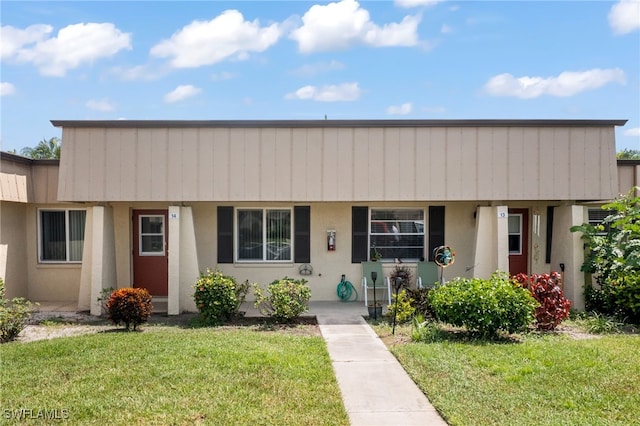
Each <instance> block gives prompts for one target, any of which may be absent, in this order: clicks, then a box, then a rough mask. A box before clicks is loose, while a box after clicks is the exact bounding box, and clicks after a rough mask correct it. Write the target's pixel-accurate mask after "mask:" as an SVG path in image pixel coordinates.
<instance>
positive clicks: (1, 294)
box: [0, 278, 33, 343]
mask: <svg viewBox="0 0 640 426" xmlns="http://www.w3.org/2000/svg"><path fill="white" fill-rule="evenodd" d="M5 295H6V289H5V286H4V280H3V279H2V278H0V343H5V342H10V341H12V340H13V339H15V338H16V337H18V334H20V332H21V331H22V330H23V329H24V327H25V326H26V325H27V320H28V319H29V316H30V315H31V312H32V310H33V304H32V303H31V302H29V301H28V300H27V299H25V298H23V297H14V298H13V299H11V300H8V299H5Z"/></svg>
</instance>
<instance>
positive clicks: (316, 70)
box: [291, 60, 344, 77]
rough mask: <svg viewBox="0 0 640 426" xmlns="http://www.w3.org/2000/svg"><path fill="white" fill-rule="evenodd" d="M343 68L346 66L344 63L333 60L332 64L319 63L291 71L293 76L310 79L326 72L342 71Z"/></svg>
mask: <svg viewBox="0 0 640 426" xmlns="http://www.w3.org/2000/svg"><path fill="white" fill-rule="evenodd" d="M343 68H344V64H343V63H342V62H338V61H336V60H331V61H330V62H319V63H316V64H306V65H303V66H301V67H299V68H296V69H295V70H293V71H291V74H294V75H297V76H302V77H310V76H314V75H317V74H320V73H324V72H329V71H336V70H341V69H343Z"/></svg>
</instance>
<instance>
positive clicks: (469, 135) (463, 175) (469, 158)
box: [459, 127, 481, 200]
mask: <svg viewBox="0 0 640 426" xmlns="http://www.w3.org/2000/svg"><path fill="white" fill-rule="evenodd" d="M477 136H478V128H476V127H474V128H463V129H462V132H461V138H462V145H461V147H462V152H461V154H460V158H461V169H460V183H461V188H460V197H459V198H460V199H462V200H469V199H474V197H476V196H477V195H478V180H477V179H474V177H475V176H477V174H478V168H479V167H481V166H480V164H478V139H477Z"/></svg>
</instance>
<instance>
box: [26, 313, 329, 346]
mask: <svg viewBox="0 0 640 426" xmlns="http://www.w3.org/2000/svg"><path fill="white" fill-rule="evenodd" d="M196 319H197V314H182V315H171V316H169V315H162V314H154V315H151V317H150V318H149V321H148V322H147V323H146V324H142V325H141V326H140V329H141V331H145V330H150V329H151V330H158V329H160V328H162V327H178V328H194V324H196V323H197V322H196ZM218 328H220V329H225V328H227V329H232V328H249V329H253V330H255V331H261V332H279V333H287V334H293V335H308V336H320V335H321V333H320V327H319V326H318V322H317V321H316V318H315V317H300V318H298V319H297V320H295V321H293V322H291V323H288V324H278V323H276V322H274V321H273V320H271V319H270V318H266V317H238V318H236V319H234V320H232V321H230V322H228V323H226V324H224V325H222V326H220V327H218ZM122 329H123V328H122V327H116V326H114V325H113V323H111V322H110V321H109V320H108V319H107V318H104V317H95V316H92V315H89V314H88V313H84V312H35V313H34V314H32V316H31V318H30V320H29V324H28V325H27V326H26V327H25V328H24V329H23V330H22V332H20V334H19V335H18V338H17V339H16V341H18V342H33V341H36V340H48V339H55V338H60V337H72V336H81V335H84V334H93V333H101V332H109V331H117V330H122Z"/></svg>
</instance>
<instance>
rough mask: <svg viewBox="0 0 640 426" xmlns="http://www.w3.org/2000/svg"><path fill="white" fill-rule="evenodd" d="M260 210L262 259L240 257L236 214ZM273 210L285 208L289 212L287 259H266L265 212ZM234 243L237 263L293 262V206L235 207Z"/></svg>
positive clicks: (238, 228)
mask: <svg viewBox="0 0 640 426" xmlns="http://www.w3.org/2000/svg"><path fill="white" fill-rule="evenodd" d="M252 210H260V211H261V212H262V230H261V231H262V241H263V242H264V243H263V244H262V259H240V221H239V220H238V215H239V213H240V212H241V211H252ZM273 210H285V211H288V212H289V259H284V260H280V259H273V260H272V259H267V244H265V243H266V241H267V227H266V226H265V224H266V223H267V212H269V211H273ZM233 219H234V228H235V229H234V245H235V250H234V251H235V253H234V257H235V261H236V262H237V263H293V254H294V246H293V245H294V228H293V226H294V223H293V207H236V208H235V209H234V218H233Z"/></svg>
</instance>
